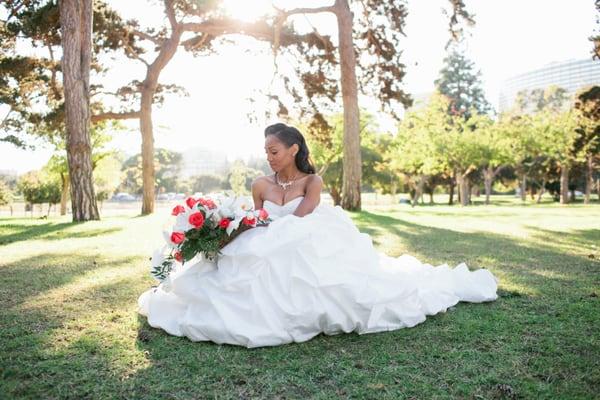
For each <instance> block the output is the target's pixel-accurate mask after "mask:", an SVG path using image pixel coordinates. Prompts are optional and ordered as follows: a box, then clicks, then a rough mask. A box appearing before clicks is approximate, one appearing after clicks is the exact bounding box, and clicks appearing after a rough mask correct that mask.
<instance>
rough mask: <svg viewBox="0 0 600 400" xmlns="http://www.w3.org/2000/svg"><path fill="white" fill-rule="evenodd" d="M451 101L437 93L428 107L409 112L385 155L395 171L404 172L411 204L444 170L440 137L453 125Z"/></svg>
mask: <svg viewBox="0 0 600 400" xmlns="http://www.w3.org/2000/svg"><path fill="white" fill-rule="evenodd" d="M447 109H448V100H447V99H446V98H445V97H444V96H441V95H440V94H436V95H434V96H433V97H432V99H431V101H430V102H429V103H428V105H427V107H425V108H423V109H418V110H415V111H410V112H409V113H408V114H407V115H406V116H405V118H404V120H403V121H402V123H401V124H400V126H399V128H398V134H397V135H396V137H395V140H394V143H393V145H392V146H391V147H390V149H389V152H388V154H387V155H386V158H387V159H389V160H390V166H391V168H392V169H393V170H394V171H396V173H398V174H400V173H402V174H405V175H406V176H407V177H408V183H409V185H410V186H411V188H412V192H413V196H412V206H413V207H414V206H415V205H417V202H418V200H419V198H420V197H421V196H422V194H423V190H424V188H425V185H426V183H427V180H428V179H429V178H430V177H431V176H432V175H435V174H438V173H441V172H442V171H443V169H444V163H443V160H442V158H441V157H440V155H441V153H440V151H439V149H438V147H439V146H441V145H442V144H441V142H440V138H442V137H444V136H445V135H446V134H447V132H448V128H449V127H450V126H451V123H450V120H451V119H452V117H451V116H449V115H448V114H447V112H446V111H447Z"/></svg>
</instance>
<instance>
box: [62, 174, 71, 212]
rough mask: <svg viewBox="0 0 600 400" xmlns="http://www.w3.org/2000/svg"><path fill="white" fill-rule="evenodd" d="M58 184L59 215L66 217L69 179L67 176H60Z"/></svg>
mask: <svg viewBox="0 0 600 400" xmlns="http://www.w3.org/2000/svg"><path fill="white" fill-rule="evenodd" d="M60 183H61V192H60V215H67V202H68V200H69V177H68V175H67V174H64V173H63V174H60Z"/></svg>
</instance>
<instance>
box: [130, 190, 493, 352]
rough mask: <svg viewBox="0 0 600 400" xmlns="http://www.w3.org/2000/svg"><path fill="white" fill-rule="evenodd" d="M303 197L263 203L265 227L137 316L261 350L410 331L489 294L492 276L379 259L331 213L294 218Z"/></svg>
mask: <svg viewBox="0 0 600 400" xmlns="http://www.w3.org/2000/svg"><path fill="white" fill-rule="evenodd" d="M301 200H302V198H301V197H299V198H296V199H294V200H292V201H290V202H288V203H287V204H285V205H283V206H279V205H277V204H275V203H272V202H269V201H266V202H265V204H264V208H265V209H267V211H268V212H269V214H270V215H271V217H272V218H274V219H275V220H274V221H273V222H272V223H271V224H270V225H269V226H268V227H259V228H255V229H251V230H248V231H246V232H243V233H242V234H241V235H240V236H239V237H237V238H236V239H235V240H233V241H232V242H231V243H229V244H228V245H227V246H225V247H224V248H223V249H222V255H221V256H220V257H219V258H218V262H216V263H215V262H211V261H208V260H201V261H199V262H196V263H194V264H192V263H187V264H185V265H183V266H181V267H180V268H179V269H178V270H176V271H174V272H172V273H171V275H170V276H169V277H168V278H167V279H166V280H165V281H163V282H162V283H161V284H160V285H159V286H158V287H157V288H152V289H149V290H148V291H146V292H145V293H143V294H142V295H141V296H140V298H139V299H138V305H139V311H140V313H141V314H143V315H145V316H147V318H148V323H149V324H150V325H151V326H153V327H157V328H161V329H164V330H165V331H166V332H168V333H170V334H171V335H176V336H187V337H188V338H189V339H191V340H193V341H205V340H210V341H213V342H216V343H229V344H235V345H241V346H246V347H260V346H275V345H280V344H284V343H290V342H303V341H306V340H309V339H310V338H312V337H314V336H315V335H318V334H319V333H325V334H327V335H333V334H337V333H341V332H352V331H354V332H357V333H359V334H363V333H371V332H381V331H389V330H394V329H399V328H405V327H412V326H415V325H417V324H419V323H421V322H423V321H424V320H425V316H426V315H433V314H436V313H439V312H443V311H446V310H447V309H448V307H451V306H453V305H455V304H456V303H458V302H459V301H469V302H484V301H491V300H495V299H496V298H497V295H496V289H497V281H496V278H495V277H494V276H493V275H492V273H491V272H490V271H488V270H486V269H479V270H476V271H469V269H468V268H467V266H466V265H465V264H460V265H458V266H457V267H456V268H453V269H451V268H449V267H448V266H447V265H441V266H438V267H433V266H431V265H428V264H422V263H421V262H419V261H418V260H417V259H416V258H414V257H412V256H408V255H403V256H401V257H398V258H392V257H388V256H386V255H384V254H380V253H378V252H377V251H376V250H375V249H374V247H373V244H372V241H371V238H370V236H368V235H367V234H363V233H360V232H359V231H358V229H357V228H356V226H355V225H354V224H353V222H352V220H351V219H350V218H349V217H348V216H347V215H346V213H345V212H344V211H343V210H342V209H341V208H339V207H331V206H327V205H320V206H319V207H317V209H316V210H315V211H314V212H313V213H312V214H309V215H307V216H305V217H302V218H300V217H296V216H294V215H292V213H293V212H294V210H295V209H296V207H297V206H298V204H299V203H300V201H301Z"/></svg>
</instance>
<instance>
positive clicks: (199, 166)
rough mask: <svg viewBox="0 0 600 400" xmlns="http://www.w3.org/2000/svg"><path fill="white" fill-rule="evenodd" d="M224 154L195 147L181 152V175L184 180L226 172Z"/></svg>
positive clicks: (226, 163) (225, 156)
mask: <svg viewBox="0 0 600 400" xmlns="http://www.w3.org/2000/svg"><path fill="white" fill-rule="evenodd" d="M227 166H228V162H227V155H226V154H225V153H224V152H220V151H215V150H210V149H206V148H201V147H195V148H191V149H188V150H186V151H184V152H183V167H182V168H181V175H182V177H184V178H189V177H190V176H196V175H205V174H222V173H224V172H225V171H226V170H227Z"/></svg>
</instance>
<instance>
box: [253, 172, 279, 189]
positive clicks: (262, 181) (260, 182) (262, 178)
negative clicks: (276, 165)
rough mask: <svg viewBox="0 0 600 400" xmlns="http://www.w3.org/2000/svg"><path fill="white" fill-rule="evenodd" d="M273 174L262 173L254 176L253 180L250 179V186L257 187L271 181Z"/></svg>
mask: <svg viewBox="0 0 600 400" xmlns="http://www.w3.org/2000/svg"><path fill="white" fill-rule="evenodd" d="M273 179H274V178H273V175H262V176H259V177H256V178H254V180H253V181H252V187H258V186H263V185H266V184H268V183H273V182H274V180H273Z"/></svg>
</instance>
